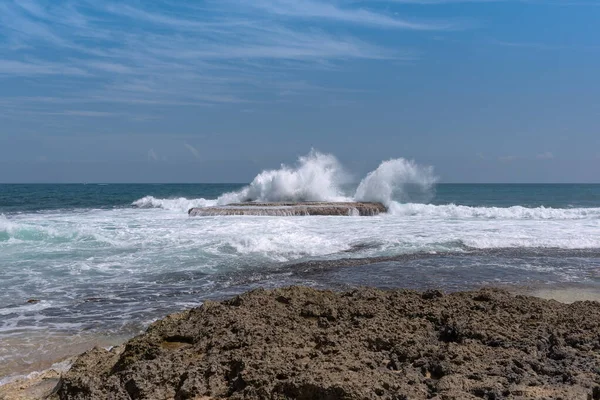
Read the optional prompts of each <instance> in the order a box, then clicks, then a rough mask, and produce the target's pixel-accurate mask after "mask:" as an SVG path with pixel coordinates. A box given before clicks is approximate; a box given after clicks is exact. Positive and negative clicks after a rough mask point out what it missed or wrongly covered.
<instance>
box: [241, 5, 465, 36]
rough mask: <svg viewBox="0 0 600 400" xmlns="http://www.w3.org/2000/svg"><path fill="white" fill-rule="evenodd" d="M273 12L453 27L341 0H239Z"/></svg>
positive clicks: (348, 20)
mask: <svg viewBox="0 0 600 400" xmlns="http://www.w3.org/2000/svg"><path fill="white" fill-rule="evenodd" d="M239 4H247V5H250V6H253V7H256V8H259V9H261V10H263V11H266V12H268V13H271V14H276V15H279V16H284V17H302V18H323V19H328V20H333V21H339V22H346V23H353V24H359V25H369V26H375V27H378V28H392V29H411V30H445V29H450V28H452V27H453V24H452V23H449V22H438V23H434V22H418V21H411V20H407V19H401V18H398V17H395V16H392V15H387V14H383V13H379V12H373V11H369V10H366V9H363V8H355V7H354V8H349V7H341V6H340V5H339V4H337V3H332V2H327V1H312V0H255V1H252V2H244V1H239Z"/></svg>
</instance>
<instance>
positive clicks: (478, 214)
mask: <svg viewBox="0 0 600 400" xmlns="http://www.w3.org/2000/svg"><path fill="white" fill-rule="evenodd" d="M389 213H390V214H392V215H396V216H421V217H424V218H439V219H454V220H456V219H487V220H570V219H592V220H593V219H600V208H549V207H536V208H532V207H522V206H513V207H468V206H461V205H455V204H448V205H432V204H416V203H409V204H400V203H398V202H392V203H391V204H390V205H389Z"/></svg>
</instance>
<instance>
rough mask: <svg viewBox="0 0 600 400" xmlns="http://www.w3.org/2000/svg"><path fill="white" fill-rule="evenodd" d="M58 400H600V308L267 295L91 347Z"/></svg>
mask: <svg viewBox="0 0 600 400" xmlns="http://www.w3.org/2000/svg"><path fill="white" fill-rule="evenodd" d="M55 396H56V397H58V398H60V399H65V400H67V399H69V400H76V399H116V400H120V399H123V400H131V399H175V400H180V399H196V400H200V399H204V400H208V399H223V398H231V399H327V400H337V399H348V400H352V399H357V400H358V399H388V400H399V399H438V400H442V399H444V400H446V399H461V400H462V399H488V400H492V399H542V398H543V399H565V400H566V399H583V400H586V399H587V400H598V399H600V303H598V302H591V301H585V302H576V303H573V304H562V303H558V302H556V301H551V300H543V299H539V298H534V297H527V296H521V295H517V296H515V295H511V294H509V293H508V292H505V291H500V290H491V289H486V290H481V291H476V292H462V293H453V294H443V293H442V292H440V291H435V290H433V291H427V292H424V293H419V292H415V291H405V290H393V291H381V290H375V289H370V288H364V289H358V290H353V291H350V292H345V293H339V292H332V291H319V290H314V289H310V288H305V287H291V288H284V289H276V290H270V291H266V290H256V291H252V292H249V293H246V294H243V295H241V296H238V297H235V298H233V299H231V300H227V301H223V302H212V301H207V302H205V303H204V304H203V305H202V306H201V307H199V308H195V309H192V310H189V311H185V312H182V313H178V314H173V315H171V316H169V317H167V318H165V319H163V320H161V321H158V322H156V323H154V324H153V325H151V326H150V327H149V328H148V330H147V331H146V333H144V334H143V335H140V336H137V337H135V338H133V339H131V340H130V341H129V342H127V343H126V344H125V345H124V346H121V347H119V348H115V349H112V350H111V351H107V350H104V349H100V348H95V349H93V350H91V351H88V352H87V353H84V354H82V355H81V356H79V358H78V359H77V360H76V361H75V362H74V364H73V366H72V368H71V369H70V371H69V372H67V373H66V374H64V375H63V377H62V379H61V381H60V383H59V385H58V387H57V390H56V393H55Z"/></svg>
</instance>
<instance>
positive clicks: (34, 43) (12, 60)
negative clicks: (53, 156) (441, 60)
mask: <svg viewBox="0 0 600 400" xmlns="http://www.w3.org/2000/svg"><path fill="white" fill-rule="evenodd" d="M149 4H150V3H148V2H143V3H142V2H137V1H123V2H119V3H116V2H113V1H107V0H99V1H95V2H92V1H81V2H70V1H66V0H57V1H56V2H46V1H43V0H6V1H3V2H1V3H0V40H3V42H4V43H5V44H6V46H4V47H0V79H6V78H10V77H17V76H18V77H35V76H47V77H51V78H52V79H62V80H61V83H60V85H61V89H60V92H58V91H56V89H55V86H53V85H54V82H55V81H54V80H50V79H48V80H45V81H42V82H40V83H39V84H38V85H37V86H36V89H32V90H31V91H30V92H28V94H27V96H28V97H30V98H36V99H39V100H40V101H39V103H40V104H41V103H44V104H45V105H46V106H47V108H52V109H54V110H55V109H56V107H58V103H59V102H64V103H65V104H69V103H71V104H80V103H86V104H93V103H99V104H100V103H102V104H106V103H110V104H114V106H115V107H117V106H118V104H127V105H131V106H141V105H166V106H179V105H194V106H212V105H219V104H232V103H249V102H256V101H257V97H259V98H260V101H261V102H262V101H265V96H271V97H272V98H276V97H278V96H279V93H280V89H279V87H281V86H282V85H285V84H289V82H293V81H295V80H297V78H296V77H295V76H296V75H298V74H300V73H302V72H303V71H307V70H323V71H328V70H336V69H339V68H343V66H344V65H346V64H348V63H350V62H352V61H353V60H372V61H378V60H394V61H414V60H416V59H417V58H418V57H417V54H418V52H417V51H414V50H412V49H398V48H397V47H393V48H392V47H389V46H386V45H382V44H380V43H378V41H376V40H373V37H372V35H363V34H362V33H357V32H356V31H355V29H354V27H361V31H360V32H362V29H363V28H365V27H366V28H369V29H398V30H414V31H427V30H445V29H450V28H451V27H454V24H453V23H450V22H447V21H437V22H430V21H422V20H418V19H403V18H399V17H398V16H396V15H394V14H392V13H384V12H380V11H378V12H376V11H373V10H372V9H368V8H365V6H364V5H361V6H357V5H356V4H353V3H338V2H335V1H329V0H323V1H317V0H298V1H296V2H294V1H291V0H275V1H270V2H269V1H266V0H258V1H257V2H245V1H242V0H224V1H215V0H210V1H207V2H206V3H203V5H202V6H199V5H195V4H191V3H185V2H168V1H166V0H160V1H156V2H152V6H150V5H149ZM305 22H310V23H308V24H307V23H305ZM331 22H335V23H336V25H332V24H331ZM338 24H343V25H344V29H339V26H338ZM265 71H269V73H268V74H265ZM36 90H37V91H38V92H36ZM303 90H306V91H313V92H314V91H319V90H322V86H321V85H306V86H305V88H304V89H303ZM48 93H51V95H50V96H48ZM0 98H1V95H0ZM42 98H57V99H60V101H57V102H43V101H42V100H41V99H42ZM0 103H1V102H0ZM63 111H65V114H64V115H65V116H67V115H68V113H67V112H66V111H68V109H67V110H63ZM72 115H73V116H75V115H76V114H72Z"/></svg>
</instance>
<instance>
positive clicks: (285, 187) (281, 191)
mask: <svg viewBox="0 0 600 400" xmlns="http://www.w3.org/2000/svg"><path fill="white" fill-rule="evenodd" d="M347 182H348V175H347V174H346V173H345V172H344V169H343V168H342V166H341V164H340V163H339V161H338V160H337V159H336V158H335V156H333V155H331V154H323V153H320V152H318V151H315V150H311V151H310V153H308V154H307V155H306V156H303V157H300V158H299V159H298V163H297V165H296V166H295V167H290V166H287V165H285V164H282V165H281V168H279V169H275V170H266V171H263V172H261V173H260V174H258V175H257V176H256V177H255V178H254V180H253V181H252V182H251V183H250V185H248V186H246V187H245V188H243V189H242V190H240V191H238V192H232V193H225V194H224V195H222V196H220V197H219V198H218V199H217V202H218V204H220V205H224V204H229V203H238V202H245V201H265V202H273V201H349V200H350V199H349V198H348V197H346V196H344V194H343V192H342V190H341V185H343V184H344V183H347Z"/></svg>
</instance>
